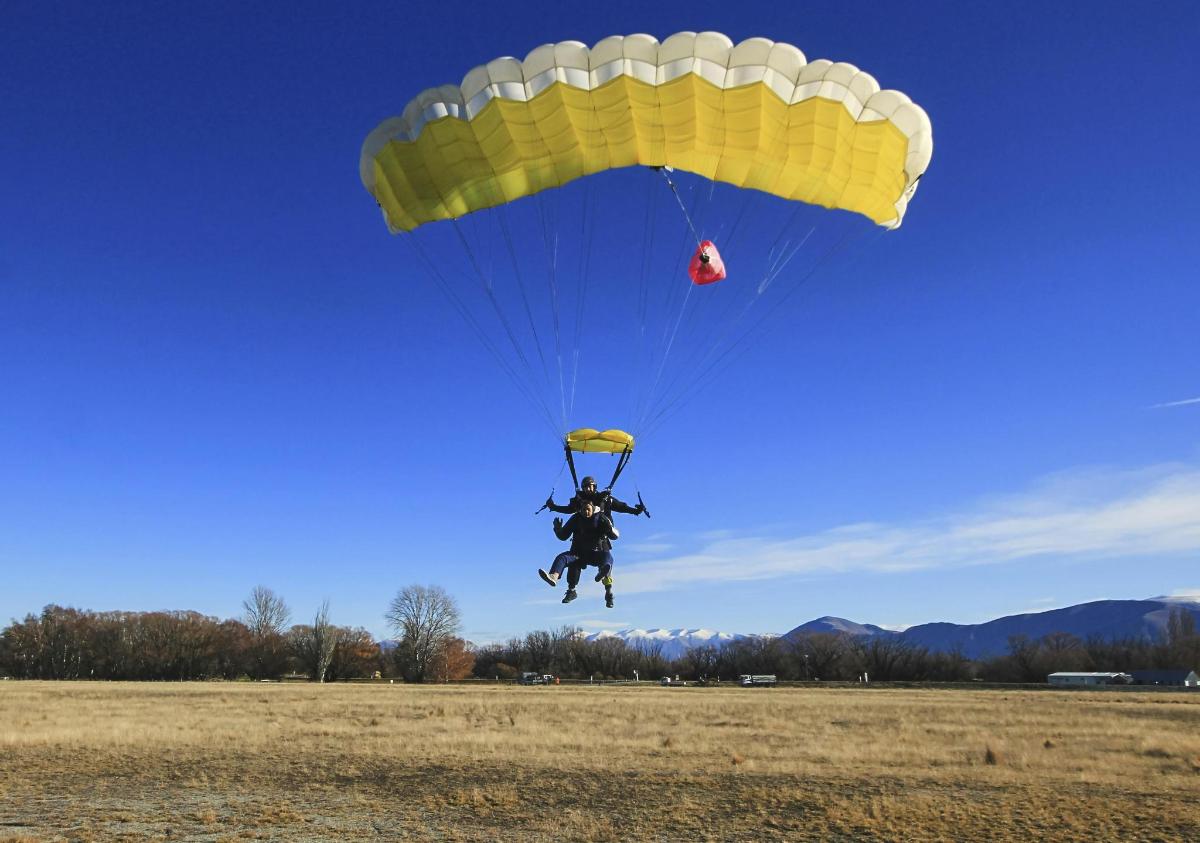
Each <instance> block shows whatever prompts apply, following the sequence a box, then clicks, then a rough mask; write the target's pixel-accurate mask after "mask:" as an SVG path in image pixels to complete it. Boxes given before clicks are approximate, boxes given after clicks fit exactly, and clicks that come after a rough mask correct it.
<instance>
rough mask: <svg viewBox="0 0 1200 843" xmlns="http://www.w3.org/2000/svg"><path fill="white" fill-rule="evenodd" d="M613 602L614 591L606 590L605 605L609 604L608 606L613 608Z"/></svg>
mask: <svg viewBox="0 0 1200 843" xmlns="http://www.w3.org/2000/svg"><path fill="white" fill-rule="evenodd" d="M612 604H613V600H612V592H611V591H608V592H605V594H604V605H605V606H607V607H608V608H610V609H611V608H612Z"/></svg>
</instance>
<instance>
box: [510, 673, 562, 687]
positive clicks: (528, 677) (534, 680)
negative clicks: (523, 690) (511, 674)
mask: <svg viewBox="0 0 1200 843" xmlns="http://www.w3.org/2000/svg"><path fill="white" fill-rule="evenodd" d="M517 684H518V685H557V684H558V677H556V676H555V675H554V674H552V673H528V672H526V673H522V674H521V676H520V677H519V678H518V679H517Z"/></svg>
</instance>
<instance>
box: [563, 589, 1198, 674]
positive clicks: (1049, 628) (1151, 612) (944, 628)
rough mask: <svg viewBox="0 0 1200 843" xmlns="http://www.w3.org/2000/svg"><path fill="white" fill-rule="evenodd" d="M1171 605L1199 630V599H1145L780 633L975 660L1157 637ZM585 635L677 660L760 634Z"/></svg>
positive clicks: (811, 624)
mask: <svg viewBox="0 0 1200 843" xmlns="http://www.w3.org/2000/svg"><path fill="white" fill-rule="evenodd" d="M1175 608H1178V609H1183V610H1184V611H1187V612H1190V613H1191V614H1192V616H1193V617H1194V618H1195V620H1196V626H1197V628H1200V600H1196V599H1194V598H1185V597H1152V598H1150V599H1148V600H1096V601H1094V602H1091V603H1081V604H1079V605H1077V606H1068V607H1066V608H1064V609H1050V610H1049V611H1045V612H1031V613H1028V614H1023V615H1008V616H1007V617H1003V618H996V619H995V620H991V621H987V622H986V623H978V624H956V623H944V622H940V623H926V624H921V625H919V626H913V627H909V628H908V629H906V630H904V631H903V632H896V631H893V630H889V629H884V628H883V627H881V626H876V625H874V624H863V623H856V622H854V621H849V620H846V619H845V618H835V617H829V616H826V617H823V618H817V619H816V620H811V621H808V622H807V623H803V624H801V625H800V626H797V627H796V628H795V629H792V630H790V631H788V632H786V633H784V635H783V637H785V638H788V637H792V636H795V635H801V634H806V633H807V634H813V633H819V632H833V633H844V634H846V635H853V636H876V635H886V636H896V637H898V638H900V639H902V640H904V641H909V642H912V643H913V644H918V645H920V646H922V647H928V648H929V649H930V650H933V651H935V652H946V651H949V650H953V649H955V648H958V649H960V650H962V652H963V654H964V655H966V656H967V657H968V658H971V659H977V658H985V657H988V656H996V655H1001V654H1003V653H1005V652H1007V650H1008V639H1009V636H1012V635H1026V636H1028V637H1029V638H1031V639H1037V638H1041V637H1042V636H1044V635H1049V634H1050V633H1052V632H1066V633H1070V634H1071V635H1075V636H1077V637H1079V638H1083V639H1086V638H1089V637H1092V636H1099V637H1101V638H1106V639H1120V638H1150V639H1161V638H1162V637H1163V634H1164V632H1165V630H1166V627H1167V618H1168V617H1169V616H1170V613H1171V610H1172V609H1175ZM586 637H587V639H588V640H589V641H596V640H600V639H603V638H620V639H622V640H623V641H625V642H626V643H627V644H630V645H634V646H637V645H639V644H642V643H650V642H657V643H658V644H661V646H662V654H663V656H664V657H666V658H668V659H676V658H679V657H680V656H681V655H683V654H684V653H685V652H687V650H689V649H690V648H692V647H699V646H705V645H713V646H717V647H721V646H724V645H725V644H728V643H730V642H731V641H738V640H741V639H745V638H756V637H761V636H755V635H744V634H739V633H729V632H715V631H713V630H709V629H622V630H620V631H617V632H608V631H605V632H595V633H591V634H589V635H587V636H586Z"/></svg>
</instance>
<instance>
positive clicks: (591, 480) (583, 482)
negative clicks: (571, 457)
mask: <svg viewBox="0 0 1200 843" xmlns="http://www.w3.org/2000/svg"><path fill="white" fill-rule="evenodd" d="M589 483H590V484H592V485H593V486H595V485H596V478H595V477H590V476H589V477H585V478H583V479H582V480H580V481H579V487H580V488H583V487H584V486H586V485H588V484H589Z"/></svg>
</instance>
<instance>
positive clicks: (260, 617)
mask: <svg viewBox="0 0 1200 843" xmlns="http://www.w3.org/2000/svg"><path fill="white" fill-rule="evenodd" d="M242 608H243V609H245V610H246V614H245V615H244V616H243V623H245V624H246V628H247V629H249V630H250V634H251V635H253V636H255V637H261V636H264V635H269V634H275V635H282V634H283V631H284V629H285V628H286V627H287V623H288V621H289V620H291V617H292V610H291V609H289V608H288V605H287V603H284V602H283V598H282V597H280V596H279V595H278V594H276V593H275V592H273V591H271V589H269V588H267V587H266V586H265V585H256V586H254V590H253V591H251V592H250V596H249V597H247V598H246V599H245V600H243V601H242Z"/></svg>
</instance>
